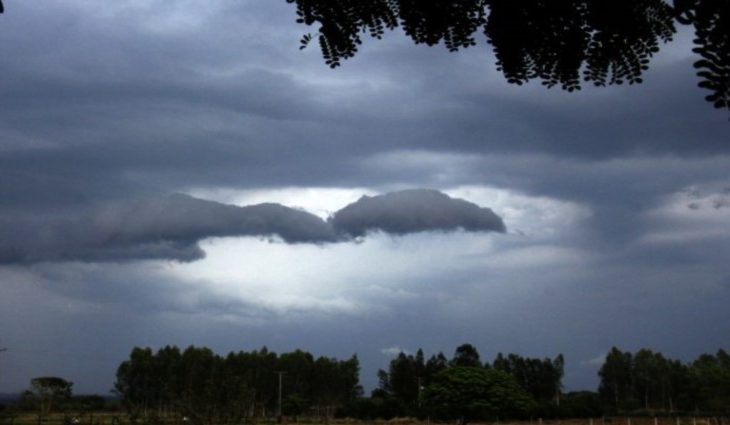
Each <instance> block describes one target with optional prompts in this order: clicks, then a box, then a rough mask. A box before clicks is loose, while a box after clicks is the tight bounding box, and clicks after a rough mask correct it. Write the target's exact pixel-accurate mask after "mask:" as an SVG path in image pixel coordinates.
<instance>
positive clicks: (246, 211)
mask: <svg viewBox="0 0 730 425" xmlns="http://www.w3.org/2000/svg"><path fill="white" fill-rule="evenodd" d="M0 222H2V223H1V225H0V264H32V263H38V262H64V261H85V262H105V261H125V260H135V259H148V260H157V259H167V260H176V261H183V262H189V261H194V260H198V259H200V258H203V257H204V256H205V252H204V251H203V250H202V249H201V248H200V246H199V245H198V242H200V241H201V240H203V239H206V238H211V237H226V236H253V237H279V238H281V240H282V241H283V242H285V243H288V244H296V243H310V244H324V243H335V242H348V241H351V240H352V239H353V238H354V237H362V236H364V235H365V234H366V233H368V232H375V231H382V232H384V233H388V234H392V235H397V236H400V235H405V234H408V233H416V232H424V231H444V232H450V231H455V230H457V229H464V230H466V231H471V232H486V231H495V232H504V230H505V226H504V223H503V222H502V219H501V218H500V217H499V216H498V215H496V214H495V213H494V212H493V211H492V210H491V209H489V208H481V207H479V206H477V205H475V204H472V203H470V202H467V201H464V200H461V199H453V198H450V197H449V196H447V195H444V194H442V193H440V192H437V191H435V190H423V189H420V190H406V191H401V192H394V193H389V194H385V195H381V196H375V197H367V196H364V197H362V198H361V199H360V200H358V201H357V202H355V203H353V204H350V205H348V206H346V207H345V208H343V209H342V210H340V211H338V212H337V213H335V214H334V215H333V217H331V218H330V219H329V220H328V221H325V220H322V219H321V218H319V217H317V216H316V215H314V214H311V213H309V212H306V211H303V210H299V209H295V208H290V207H286V206H284V205H280V204H274V203H264V204H257V205H250V206H244V207H238V206H233V205H226V204H221V203H218V202H213V201H207V200H202V199H197V198H194V197H191V196H188V195H182V194H173V195H168V196H164V197H162V198H157V199H145V200H136V201H133V202H128V203H122V202H117V203H112V204H107V205H104V206H102V207H99V208H96V209H95V210H94V211H91V212H87V213H85V214H81V215H77V216H68V215H67V216H63V217H58V216H56V217H53V218H50V219H49V218H48V217H43V218H37V219H17V218H4V219H0Z"/></svg>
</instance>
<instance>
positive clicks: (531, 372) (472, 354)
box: [373, 344, 564, 420]
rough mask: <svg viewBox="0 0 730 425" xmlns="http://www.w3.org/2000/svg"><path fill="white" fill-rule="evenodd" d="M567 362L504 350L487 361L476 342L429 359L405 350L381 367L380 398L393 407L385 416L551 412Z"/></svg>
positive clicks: (376, 393)
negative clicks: (524, 355)
mask: <svg viewBox="0 0 730 425" xmlns="http://www.w3.org/2000/svg"><path fill="white" fill-rule="evenodd" d="M563 366H564V360H563V356H562V355H558V356H557V357H556V358H555V359H554V360H550V359H531V358H524V357H521V356H519V355H517V354H509V355H508V356H507V357H505V356H503V355H502V354H501V353H500V354H498V355H497V357H496V359H495V360H494V362H493V363H489V362H484V363H482V361H481V359H480V356H479V352H478V351H477V349H476V348H475V347H474V346H473V345H471V344H463V345H461V346H459V347H457V348H456V350H455V352H454V356H453V357H452V358H451V360H448V359H447V358H446V356H444V354H443V353H438V354H435V355H432V356H431V357H430V358H429V359H428V360H426V359H425V357H424V354H423V350H420V349H419V350H418V351H417V352H416V354H415V355H409V354H405V353H400V354H399V355H398V356H397V357H395V358H394V359H393V360H392V361H391V362H390V365H389V368H388V371H384V370H380V371H378V379H379V386H378V389H376V390H375V391H373V398H374V399H382V400H384V401H383V402H381V405H383V406H387V407H388V409H387V410H386V411H385V412H383V413H384V415H383V416H386V417H387V416H388V414H390V415H392V416H432V417H436V418H442V419H462V420H467V419H470V420H471V419H476V420H479V419H481V420H486V419H489V420H491V419H494V418H496V417H527V416H530V415H539V416H551V415H553V413H554V412H552V411H553V410H554V409H553V408H552V406H554V405H556V404H557V402H558V400H559V397H560V391H561V389H562V377H563Z"/></svg>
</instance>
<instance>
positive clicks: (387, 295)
mask: <svg viewBox="0 0 730 425" xmlns="http://www.w3.org/2000/svg"><path fill="white" fill-rule="evenodd" d="M444 192H445V193H447V194H448V195H450V196H452V197H456V198H462V199H466V200H468V201H470V202H474V203H476V204H478V205H480V206H487V207H490V208H493V209H494V210H495V211H496V212H497V213H498V214H500V215H502V216H503V217H504V218H505V221H506V222H507V225H508V227H509V228H510V229H514V230H513V231H512V232H511V234H507V235H501V234H494V233H467V232H452V233H443V232H429V233H417V234H413V235H407V236H401V237H392V236H387V235H383V234H374V235H369V236H368V237H366V238H365V239H364V241H363V242H361V243H340V244H330V245H322V246H312V245H287V244H284V243H282V242H278V241H270V242H266V241H264V240H261V239H256V238H213V239H208V240H206V241H204V242H202V243H201V246H202V248H203V249H204V250H205V251H206V253H207V256H206V258H205V259H203V260H200V261H196V262H192V263H189V264H173V265H171V266H170V267H169V273H170V274H171V275H173V277H174V279H175V280H182V281H185V282H188V283H190V282H199V284H201V285H204V286H206V287H207V289H208V290H209V291H211V292H213V293H216V294H218V295H220V296H221V297H227V298H233V299H237V300H239V301H240V302H241V303H250V304H253V305H256V306H261V307H263V308H265V309H266V310H267V311H271V312H274V313H275V314H277V315H279V314H280V315H284V314H289V313H291V312H303V311H312V312H319V313H322V314H342V313H347V314H356V315H357V314H371V313H372V312H374V311H379V310H382V309H387V308H388V306H389V305H392V303H393V302H394V301H397V300H401V301H403V300H408V299H414V298H417V297H419V296H421V295H423V291H424V289H425V288H424V287H423V286H422V283H421V282H424V281H428V280H431V279H433V278H434V276H458V275H460V274H463V273H465V272H470V271H475V270H480V269H489V270H490V271H492V272H495V271H499V272H508V271H509V270H522V269H524V268H525V267H530V268H550V267H564V266H566V265H569V264H575V263H576V262H579V261H583V260H584V258H583V256H582V255H580V253H577V252H575V251H573V250H571V249H570V248H565V247H559V246H556V245H554V244H552V243H551V239H552V238H553V237H554V236H555V235H556V234H564V233H569V232H571V228H572V227H573V226H574V225H575V224H576V223H577V222H578V221H579V220H580V219H581V218H583V217H585V216H586V215H587V214H588V213H587V211H586V210H585V208H582V207H580V206H578V205H575V204H572V203H569V202H564V201H558V200H554V199H550V198H546V197H531V196H527V195H521V194H518V193H514V192H511V191H508V190H504V189H496V188H492V187H487V186H462V187H455V188H451V189H446V190H444ZM189 193H190V194H191V195H193V196H196V197H200V198H204V199H209V200H215V201H218V202H223V203H228V204H236V205H251V204H256V203H261V202H278V203H281V204H284V205H288V206H294V207H300V208H303V209H305V210H307V211H310V212H312V213H315V214H317V215H319V216H320V217H322V218H326V217H327V216H329V215H330V214H332V213H333V212H335V211H337V210H338V209H340V208H342V207H344V206H346V205H347V204H349V203H352V202H354V201H356V200H357V199H359V198H360V197H361V196H363V195H375V194H378V193H381V191H376V190H373V189H367V188H349V189H345V188H295V187H288V188H279V189H272V190H235V189H196V190H191V191H190V192H189ZM525 244H527V245H528V246H525ZM449 279H450V278H449ZM449 279H446V280H449ZM431 289H432V290H433V291H436V292H438V291H440V290H441V289H439V288H431Z"/></svg>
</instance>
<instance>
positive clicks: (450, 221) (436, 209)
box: [330, 189, 505, 237]
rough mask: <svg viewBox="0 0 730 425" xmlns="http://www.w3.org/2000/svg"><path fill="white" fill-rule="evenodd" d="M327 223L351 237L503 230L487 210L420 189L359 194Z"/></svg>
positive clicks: (494, 216)
mask: <svg viewBox="0 0 730 425" xmlns="http://www.w3.org/2000/svg"><path fill="white" fill-rule="evenodd" d="M330 222H331V223H332V225H333V226H334V227H335V229H337V230H338V231H340V232H344V233H347V234H349V235H352V236H355V237H359V236H364V235H365V234H366V233H368V232H373V231H382V232H386V233H390V234H394V235H405V234H408V233H415V232H423V231H428V230H442V231H453V230H457V229H464V230H466V231H471V232H488V231H491V232H504V231H505V227H504V222H503V221H502V218H500V217H499V216H498V215H497V214H495V213H494V212H493V211H492V210H491V209H489V208H481V207H479V206H478V205H476V204H473V203H471V202H467V201H464V200H461V199H452V198H450V197H449V196H447V195H444V194H443V193H440V192H438V191H435V190H423V189H421V190H408V191H401V192H395V193H388V194H385V195H380V196H374V197H370V196H363V197H362V198H360V199H359V200H358V201H357V202H355V203H353V204H350V205H348V206H346V207H345V208H343V209H341V210H339V211H337V212H336V213H335V214H334V216H332V218H331V220H330Z"/></svg>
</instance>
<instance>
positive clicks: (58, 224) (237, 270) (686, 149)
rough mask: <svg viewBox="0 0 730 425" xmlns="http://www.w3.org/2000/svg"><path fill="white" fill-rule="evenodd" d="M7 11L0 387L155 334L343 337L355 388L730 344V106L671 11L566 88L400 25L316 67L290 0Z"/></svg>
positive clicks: (280, 342) (291, 340) (62, 370)
mask: <svg viewBox="0 0 730 425" xmlns="http://www.w3.org/2000/svg"><path fill="white" fill-rule="evenodd" d="M5 7H6V12H5V14H4V15H0V57H1V58H2V60H0V348H1V347H7V348H8V349H9V350H8V351H7V352H5V353H3V354H2V355H0V392H16V391H20V390H22V389H25V388H27V387H28V385H29V380H30V379H31V378H32V377H36V376H43V375H57V376H62V377H64V378H66V379H69V380H71V381H73V382H74V383H75V386H74V388H75V391H76V392H77V393H89V392H99V393H106V392H108V390H109V389H110V388H111V387H112V384H113V380H114V373H115V370H116V367H117V366H118V364H119V363H120V362H121V361H122V360H124V359H125V358H126V357H127V356H128V354H129V352H130V351H131V349H132V347H134V346H151V347H153V348H159V347H161V346H164V345H166V344H176V345H178V346H181V347H184V346H188V345H190V344H195V345H205V346H209V347H211V348H212V349H214V350H215V351H217V352H219V353H222V354H224V353H227V352H228V351H231V350H241V349H243V350H252V349H258V348H260V347H261V346H263V345H266V346H268V347H269V348H270V349H272V350H275V351H277V352H283V351H290V350H294V349H297V348H301V349H304V350H308V351H310V352H313V353H314V354H316V355H327V356H335V357H349V356H350V355H352V354H353V353H357V354H358V356H359V358H360V361H361V366H362V370H361V382H362V383H363V384H364V385H365V387H366V389H368V390H370V389H372V388H373V387H374V385H375V383H376V377H375V373H376V371H377V369H378V368H386V367H387V364H388V361H389V360H390V358H391V357H390V356H392V355H393V354H394V353H397V352H398V351H399V350H406V351H408V352H415V351H416V350H417V349H418V348H419V347H422V348H423V349H424V350H425V351H426V354H427V355H431V354H433V353H436V352H438V351H443V352H444V353H445V354H446V355H447V356H449V357H450V356H451V355H452V354H453V350H454V348H455V347H456V346H457V345H459V344H461V343H464V342H470V343H472V344H474V345H475V346H476V347H477V348H478V349H479V351H480V353H481V354H482V359H488V360H492V359H493V358H494V356H495V355H496V354H497V352H500V351H501V352H505V353H506V352H517V353H520V354H522V355H527V356H538V357H545V356H549V357H554V356H555V355H557V354H558V353H563V354H564V355H565V358H566V363H567V366H566V376H565V379H564V383H565V386H566V389H567V390H576V389H595V388H596V386H597V382H598V380H597V377H596V372H597V370H598V367H599V365H600V362H601V356H602V355H603V354H604V353H606V352H607V351H608V350H609V349H610V348H611V347H612V346H614V345H616V346H619V347H620V348H622V349H628V350H636V349H639V348H641V347H649V348H652V349H655V350H660V351H662V352H663V353H664V354H666V355H668V356H671V357H676V358H680V359H683V360H690V359H692V358H694V357H695V356H696V355H698V354H699V353H703V352H714V351H715V350H717V349H718V348H722V347H724V348H726V349H727V348H730V347H728V346H727V344H728V339H727V337H728V335H730V309H728V307H727V306H728V305H730V262H729V261H728V259H727V257H728V252H730V251H729V248H730V226H729V225H728V224H729V223H730V175H729V173H728V171H730V137H728V136H730V123H728V120H727V118H728V117H727V111H718V110H715V109H713V108H712V107H711V105H710V104H708V103H706V102H705V101H704V100H703V96H704V95H705V93H703V92H702V91H701V90H699V89H698V88H697V87H696V79H695V76H694V71H693V69H692V62H693V61H694V60H696V59H695V58H694V57H693V56H692V53H691V43H690V40H691V34H690V33H689V32H687V31H684V30H683V31H682V32H681V33H680V34H679V36H678V40H677V41H675V42H674V43H671V44H668V45H665V46H664V47H663V49H662V51H661V52H660V53H659V54H658V55H657V57H656V58H655V60H654V61H653V62H652V67H651V69H650V71H649V72H648V73H647V75H646V76H645V78H644V81H645V82H644V84H642V85H640V86H631V87H610V88H605V89H585V90H583V91H581V92H578V93H566V92H562V91H559V90H557V89H552V90H547V89H545V88H543V87H542V86H541V85H540V84H539V83H537V82H533V83H531V84H528V85H526V86H522V87H519V86H513V85H509V84H508V83H506V82H505V81H504V79H503V78H502V77H501V76H500V74H499V73H498V72H497V71H496V70H495V65H494V62H495V60H494V57H493V55H492V53H491V51H490V49H489V48H487V47H486V46H485V45H484V44H482V45H481V46H479V47H476V48H471V49H468V50H466V51H463V52H459V53H448V52H447V51H446V49H444V48H443V47H438V48H429V47H423V46H414V45H413V44H412V43H411V41H410V40H409V39H407V38H405V37H404V36H403V35H402V34H401V32H400V31H395V32H393V33H389V34H387V35H386V37H385V40H383V41H368V42H366V43H364V45H363V46H362V49H361V51H360V53H359V54H358V55H357V56H356V57H355V58H354V59H351V60H348V61H345V62H344V63H343V65H342V66H341V67H340V68H338V69H336V70H331V69H329V68H328V67H327V66H326V65H325V64H324V61H323V60H322V58H321V56H320V53H319V51H318V49H317V48H316V46H312V47H310V48H308V49H305V50H303V51H300V50H299V39H300V38H301V35H302V34H303V33H305V32H307V31H308V30H311V29H308V28H306V27H304V26H301V25H298V24H296V23H295V19H296V15H295V10H294V7H293V6H292V5H290V4H287V3H286V2H285V1H284V0H277V1H261V0H258V1H254V0H251V1H244V0H211V1H206V2H201V1H194V0H174V1H171V0H125V1H116V2H99V1H97V0H44V1H42V2H28V1H19V0H7V1H6V2H5ZM416 189H418V190H416ZM363 196H367V198H363ZM259 204H265V205H259Z"/></svg>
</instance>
